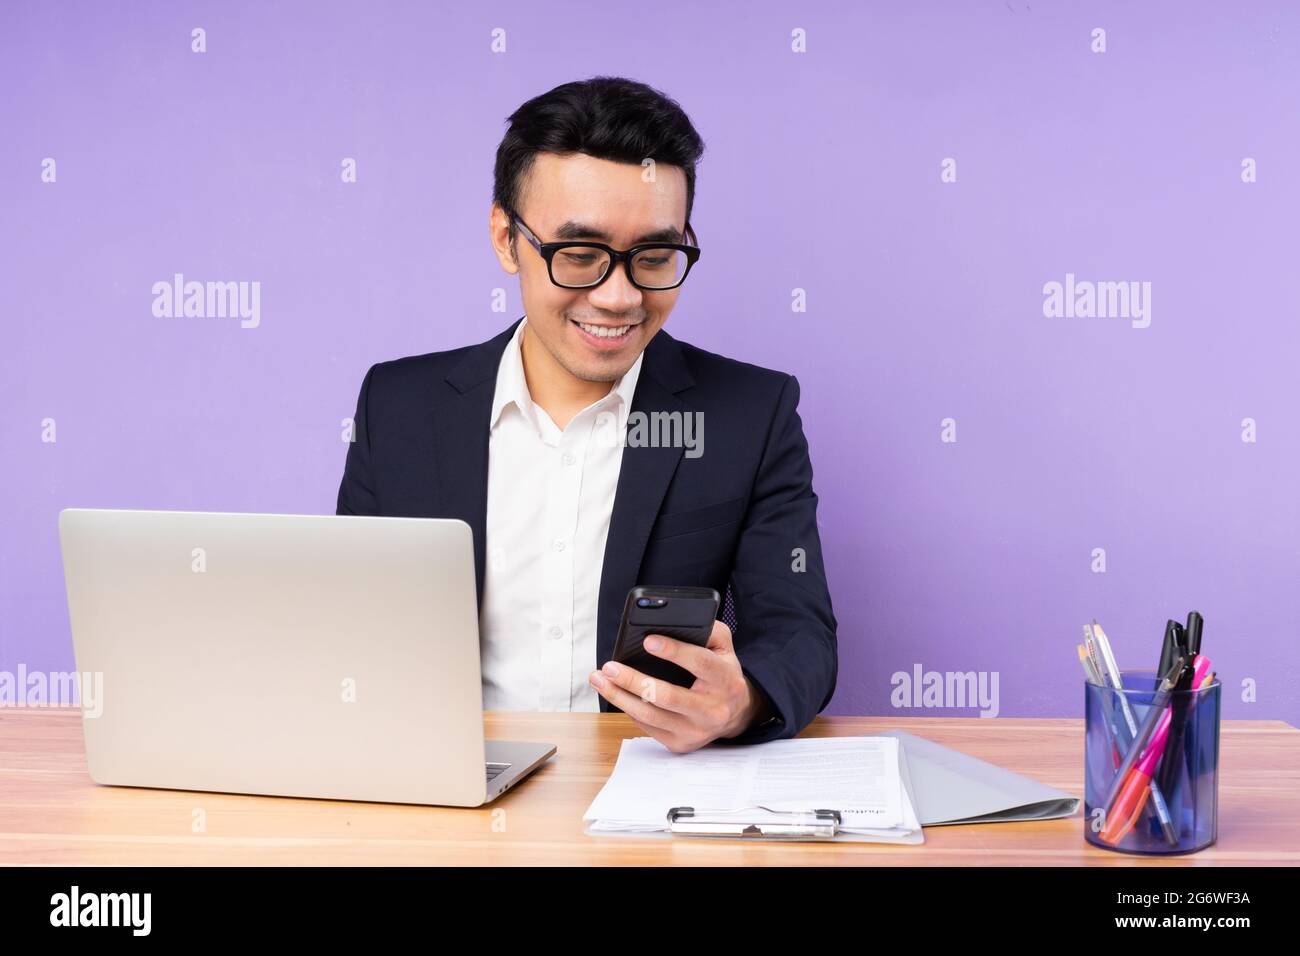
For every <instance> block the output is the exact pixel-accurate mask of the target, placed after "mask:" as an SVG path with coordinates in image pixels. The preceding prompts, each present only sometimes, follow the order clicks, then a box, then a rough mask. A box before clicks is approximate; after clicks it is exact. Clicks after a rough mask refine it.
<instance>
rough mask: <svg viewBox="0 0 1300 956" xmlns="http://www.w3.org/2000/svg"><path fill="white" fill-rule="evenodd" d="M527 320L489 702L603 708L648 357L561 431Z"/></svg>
mask: <svg viewBox="0 0 1300 956" xmlns="http://www.w3.org/2000/svg"><path fill="white" fill-rule="evenodd" d="M527 322H528V318H527V316H525V317H524V320H523V321H522V322H520V323H519V326H518V328H516V329H515V334H514V335H513V336H512V337H511V339H510V343H509V344H508V345H507V346H506V350H505V353H504V354H503V355H502V356H501V364H500V366H499V367H498V369H497V381H496V392H495V394H494V396H493V399H492V418H491V436H490V438H489V440H488V495H487V539H486V553H487V561H486V568H485V572H484V580H483V607H482V611H481V613H480V616H479V634H480V654H481V657H482V661H483V708H484V710H573V711H597V710H599V709H600V698H599V696H598V695H597V693H596V691H595V690H594V689H593V688H592V687H591V685H590V684H589V683H588V682H587V676H588V675H589V674H590V673H591V672H592V671H593V670H595V669H596V613H597V601H598V597H599V594H600V577H601V571H602V568H603V565H604V560H605V539H606V538H607V537H608V535H609V519H610V513H611V511H612V510H613V507H614V492H615V489H616V488H617V487H618V475H619V471H620V469H621V467H622V463H623V443H622V436H623V433H624V431H625V429H626V425H627V417H628V413H629V411H630V409H631V406H632V394H633V392H634V391H635V389H636V382H637V378H638V377H639V376H640V374H641V359H642V356H638V357H637V360H636V362H635V364H633V366H632V367H631V368H630V369H628V371H627V372H626V374H624V375H623V377H622V378H620V379H619V380H618V381H617V382H615V383H614V386H613V387H612V388H611V389H610V391H609V394H608V395H606V396H605V397H604V398H602V399H600V401H598V402H595V403H593V404H591V405H588V406H587V407H586V408H584V409H583V410H582V411H580V412H579V413H578V414H577V415H575V416H574V417H573V420H572V421H570V422H569V424H568V425H567V426H566V427H565V428H564V430H563V431H561V430H560V429H559V428H557V427H556V425H555V423H554V422H553V421H552V420H551V418H550V416H549V415H547V414H546V412H544V411H543V410H542V409H541V407H539V406H538V405H537V404H536V403H534V402H533V400H532V396H531V395H529V393H528V383H527V381H526V379H525V378H524V365H523V359H522V355H521V352H520V348H519V345H520V339H521V337H522V335H523V332H524V326H525V325H526V324H527Z"/></svg>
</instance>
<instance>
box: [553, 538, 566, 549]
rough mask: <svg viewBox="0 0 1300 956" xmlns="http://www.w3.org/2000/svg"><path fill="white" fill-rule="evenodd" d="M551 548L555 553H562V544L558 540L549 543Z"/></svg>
mask: <svg viewBox="0 0 1300 956" xmlns="http://www.w3.org/2000/svg"><path fill="white" fill-rule="evenodd" d="M551 547H552V548H554V549H555V550H556V551H563V550H564V542H563V541H561V540H560V539H559V538H556V539H555V540H554V541H553V542H552V543H551Z"/></svg>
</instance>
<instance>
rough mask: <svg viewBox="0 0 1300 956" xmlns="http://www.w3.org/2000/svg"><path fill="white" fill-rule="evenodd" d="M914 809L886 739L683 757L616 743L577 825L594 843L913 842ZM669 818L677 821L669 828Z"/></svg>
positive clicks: (657, 746) (900, 750)
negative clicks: (698, 839) (607, 839)
mask: <svg viewBox="0 0 1300 956" xmlns="http://www.w3.org/2000/svg"><path fill="white" fill-rule="evenodd" d="M915 806H916V804H915V801H914V799H913V796H912V788H911V780H910V777H909V774H908V763H907V757H906V756H905V754H904V747H903V746H901V745H900V744H899V741H898V740H897V739H896V738H893V737H812V738H804V739H800V740H773V741H769V742H767V743H762V744H753V745H751V746H746V747H736V746H731V745H716V744H715V745H712V746H709V747H703V748H701V749H700V750H696V751H694V752H693V753H689V754H675V753H673V752H672V751H670V750H669V749H668V748H666V747H665V746H663V744H661V743H659V742H658V741H657V740H655V739H654V738H652V737H636V738H632V739H628V740H624V741H623V745H622V747H621V749H620V750H619V754H618V762H617V763H616V764H615V765H614V772H613V773H612V774H610V777H609V780H608V781H606V783H605V786H604V787H603V788H602V789H601V791H600V793H599V794H597V795H596V799H595V800H593V801H592V804H591V806H590V807H588V808H587V812H586V813H585V814H584V815H583V821H584V823H585V825H586V826H585V830H586V832H587V833H588V834H591V835H593V836H641V837H663V838H681V837H684V838H687V839H689V838H691V835H693V836H717V837H722V836H734V837H741V838H755V837H757V838H759V839H777V838H785V839H834V840H847V841H858V842H875V843H922V842H924V837H923V836H922V833H921V823H920V820H919V819H918V817H917V814H916V809H915ZM684 808H685V810H686V812H685V813H683V812H682V811H683V809H684ZM674 811H678V812H677V813H676V814H674V819H676V820H678V821H682V820H684V821H685V823H681V822H679V823H676V824H675V823H674V822H672V821H670V814H673V813H674ZM831 818H833V820H834V825H833V826H829V827H826V826H822V824H825V823H826V821H827V820H828V819H831ZM828 829H829V831H830V832H828Z"/></svg>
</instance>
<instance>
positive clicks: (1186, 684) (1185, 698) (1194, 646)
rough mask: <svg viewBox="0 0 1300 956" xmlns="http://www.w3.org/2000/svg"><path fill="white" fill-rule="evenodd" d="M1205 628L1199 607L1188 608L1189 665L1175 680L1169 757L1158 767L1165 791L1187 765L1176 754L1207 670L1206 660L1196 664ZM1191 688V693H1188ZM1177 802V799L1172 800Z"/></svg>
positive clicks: (1185, 644) (1186, 644)
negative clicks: (1202, 667) (1199, 666)
mask: <svg viewBox="0 0 1300 956" xmlns="http://www.w3.org/2000/svg"><path fill="white" fill-rule="evenodd" d="M1204 629H1205V619H1204V618H1203V617H1201V612H1200V611H1191V612H1190V613H1189V614H1188V615H1187V627H1186V628H1185V629H1184V630H1183V634H1182V637H1183V647H1184V649H1185V650H1186V651H1187V654H1188V659H1189V660H1190V661H1191V662H1192V666H1191V667H1189V668H1187V669H1186V670H1185V671H1183V676H1182V678H1181V679H1180V680H1179V681H1178V688H1177V689H1178V690H1179V691H1183V692H1184V693H1180V694H1179V695H1178V696H1177V697H1175V698H1174V702H1173V705H1172V708H1171V709H1172V710H1173V724H1172V726H1170V728H1169V753H1170V759H1169V760H1166V761H1165V762H1164V764H1163V765H1162V766H1161V767H1160V776H1159V781H1158V782H1159V786H1160V787H1161V789H1163V790H1164V792H1165V793H1168V794H1172V793H1173V792H1174V789H1175V788H1176V787H1177V786H1178V783H1179V779H1178V777H1179V772H1180V771H1181V770H1182V769H1183V768H1184V767H1185V766H1186V764H1187V761H1186V760H1179V759H1178V755H1179V754H1180V753H1181V752H1182V749H1183V747H1182V743H1183V734H1184V733H1185V732H1186V730H1187V720H1188V713H1189V711H1190V710H1191V707H1192V704H1193V703H1194V698H1193V694H1194V693H1195V692H1196V691H1197V690H1199V689H1200V684H1201V681H1202V680H1204V679H1205V675H1206V674H1207V673H1209V670H1208V664H1209V662H1208V661H1206V664H1207V669H1206V670H1205V671H1197V670H1196V666H1197V663H1198V661H1200V660H1201V658H1200V656H1199V648H1200V646H1201V634H1202V632H1203V631H1204ZM1188 692H1190V693H1188ZM1175 802H1177V801H1175Z"/></svg>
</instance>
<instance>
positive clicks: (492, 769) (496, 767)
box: [487, 761, 510, 783]
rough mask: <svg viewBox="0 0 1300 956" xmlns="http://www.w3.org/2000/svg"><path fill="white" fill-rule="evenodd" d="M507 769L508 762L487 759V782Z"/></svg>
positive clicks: (508, 767)
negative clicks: (494, 761)
mask: <svg viewBox="0 0 1300 956" xmlns="http://www.w3.org/2000/svg"><path fill="white" fill-rule="evenodd" d="M509 769H510V764H508V763H492V762H491V761H488V765H487V778H488V783H491V782H492V781H493V780H495V779H496V778H497V777H499V776H501V775H502V774H503V773H505V772H506V771H507V770H509Z"/></svg>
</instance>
